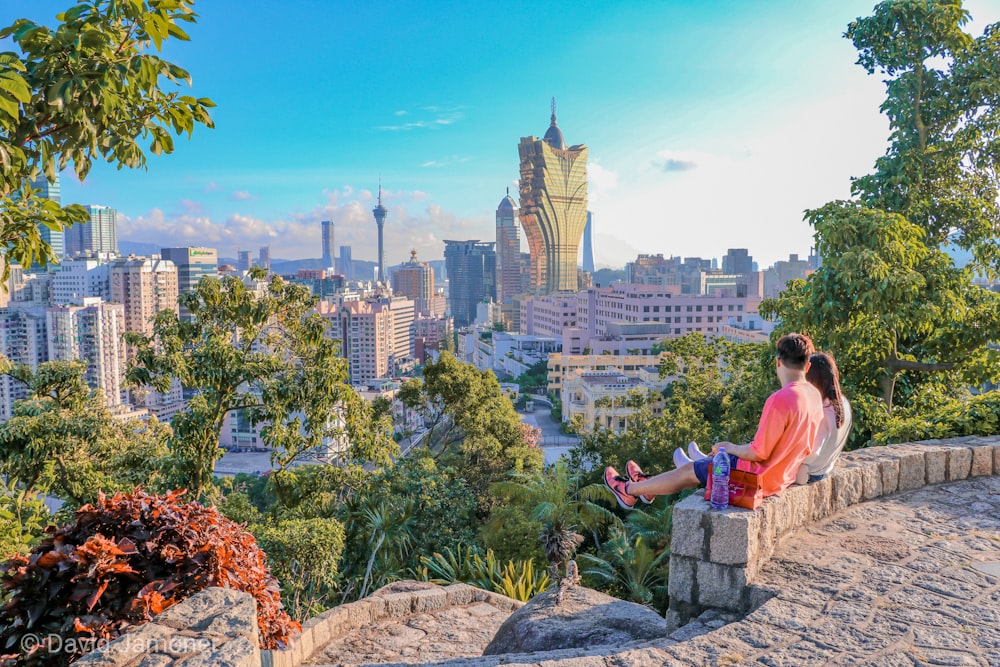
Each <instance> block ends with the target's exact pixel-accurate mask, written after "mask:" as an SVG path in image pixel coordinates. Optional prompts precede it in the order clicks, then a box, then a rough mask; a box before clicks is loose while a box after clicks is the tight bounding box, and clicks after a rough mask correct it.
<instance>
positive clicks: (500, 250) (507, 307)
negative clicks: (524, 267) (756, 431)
mask: <svg viewBox="0 0 1000 667" xmlns="http://www.w3.org/2000/svg"><path fill="white" fill-rule="evenodd" d="M496 220H497V303H498V304H500V312H501V314H502V316H503V318H504V320H505V322H506V323H507V325H508V328H509V329H511V330H514V331H516V330H517V326H516V323H517V320H518V319H519V317H518V315H519V308H518V306H517V304H516V303H515V301H514V297H516V296H517V295H519V294H521V293H522V292H523V290H522V287H521V235H520V233H519V231H518V228H517V204H516V203H514V199H513V198H512V197H511V196H510V188H508V189H507V196H506V197H504V198H503V199H501V200H500V204H499V205H498V206H497V215H496Z"/></svg>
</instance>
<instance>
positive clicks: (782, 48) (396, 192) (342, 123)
mask: <svg viewBox="0 0 1000 667" xmlns="http://www.w3.org/2000/svg"><path fill="white" fill-rule="evenodd" d="M69 4H71V3H66V2H64V1H56V0H38V1H36V2H31V3H23V2H22V3H5V4H4V6H3V7H2V8H0V22H2V23H4V24H7V23H9V22H10V21H12V20H13V19H15V18H17V17H20V16H28V17H30V18H32V19H35V20H38V21H41V22H44V23H46V24H49V25H52V24H53V23H54V18H53V17H54V14H55V13H56V12H57V11H61V10H63V9H66V8H67V7H68V5H69ZM686 4H687V3H680V2H662V3H636V4H634V5H629V6H627V7H621V6H610V7H607V6H602V5H600V4H599V3H580V4H577V5H573V6H564V5H563V4H561V3H559V4H557V3H531V4H528V3H506V4H504V5H503V6H502V7H499V8H495V7H492V6H491V7H490V8H488V9H487V8H485V7H475V6H473V7H470V8H469V11H468V12H463V13H462V14H461V15H457V13H455V12H450V11H448V9H447V6H446V5H443V4H440V3H421V4H420V6H419V7H417V6H410V5H407V4H403V3H399V4H395V5H391V6H389V7H379V8H373V7H363V6H356V7H336V8H332V7H330V8H328V7H325V6H317V3H304V2H288V3H284V4H283V5H282V21H281V23H282V24H283V25H315V26H329V28H330V31H331V39H329V40H314V41H317V42H319V41H322V44H311V43H303V40H301V39H299V38H298V37H296V34H295V33H296V31H294V30H278V31H276V30H273V29H272V25H273V22H272V21H268V20H265V19H267V18H268V17H269V16H271V14H268V15H264V14H263V13H261V12H252V11H240V9H239V6H237V5H236V4H235V3H233V2H231V1H228V0H216V1H214V2H212V3H208V2H202V3H199V5H198V6H197V10H198V11H199V13H200V15H201V16H200V19H199V22H198V23H197V24H196V25H194V26H191V28H190V34H191V37H192V42H191V43H187V44H177V45H173V46H171V47H170V48H169V49H168V51H167V53H166V54H165V57H167V58H168V59H172V60H175V61H176V62H177V63H178V64H180V65H182V66H184V67H186V68H188V69H189V70H190V71H191V73H192V75H193V78H194V82H195V87H194V93H195V94H197V95H205V96H208V97H211V98H213V99H214V100H215V101H216V102H217V103H218V105H219V107H218V108H217V109H216V110H215V112H214V118H215V120H216V123H217V126H218V127H217V129H216V130H212V131H209V130H202V131H198V132H196V133H195V136H194V138H193V139H192V140H191V141H187V140H181V141H178V142H177V151H176V153H175V155H173V156H170V157H169V158H166V159H162V160H161V159H159V158H155V157H154V158H152V159H151V160H150V168H149V170H148V171H147V172H142V171H139V172H135V173H129V172H118V171H116V170H114V169H112V168H110V167H108V166H107V165H96V166H95V169H94V170H93V172H92V175H91V177H90V178H89V179H88V181H87V183H86V185H85V186H81V185H80V184H79V183H77V182H76V181H75V179H74V178H73V177H72V176H71V175H69V174H64V178H63V183H62V191H63V199H64V201H66V202H77V203H82V204H98V205H103V206H109V207H111V208H114V209H117V210H118V211H119V220H120V228H119V230H120V237H119V241H125V242H129V241H151V242H155V243H158V244H160V245H167V246H182V245H193V246H210V247H218V248H219V250H220V253H221V254H223V255H229V254H231V252H232V250H231V249H235V248H237V247H240V248H257V247H261V246H268V245H269V246H270V247H271V255H272V257H275V258H281V259H296V258H306V257H318V256H319V253H318V252H317V249H318V247H319V246H320V238H319V236H320V225H319V222H320V221H321V220H325V219H328V220H332V221H333V222H334V223H335V224H336V225H337V242H338V243H339V244H343V245H350V246H351V247H352V248H353V254H354V256H356V257H358V258H359V259H366V260H374V259H376V249H375V245H376V235H375V234H374V226H373V225H372V222H371V209H372V207H373V206H374V205H375V204H376V193H375V190H376V186H377V183H378V177H379V174H381V175H382V182H383V184H384V185H385V186H386V187H385V189H384V190H383V198H384V200H385V205H386V207H387V208H388V210H389V213H388V217H389V220H390V224H389V226H387V227H386V241H385V247H386V256H385V264H386V265H387V266H392V265H395V264H397V263H399V262H402V261H404V260H405V259H406V257H407V256H408V253H409V250H410V249H411V248H416V249H417V250H418V252H419V253H420V255H421V257H423V258H426V259H428V260H430V259H435V258H440V257H442V256H443V249H444V244H443V240H444V239H446V238H481V239H490V238H493V237H492V233H491V232H492V229H493V228H494V213H495V211H494V209H495V205H496V202H497V200H498V199H500V198H501V197H502V196H503V194H504V192H505V189H506V188H507V187H514V188H515V189H516V187H517V163H518V160H517V142H518V138H519V137H522V136H529V135H534V136H539V137H540V136H541V135H542V134H543V133H544V132H545V129H546V126H547V122H546V121H547V117H548V104H549V99H550V98H551V97H552V96H553V95H554V96H555V97H556V98H557V100H558V101H559V120H560V126H561V127H563V128H564V131H565V132H567V133H568V135H567V136H572V137H574V138H576V137H579V140H580V141H583V142H585V143H586V144H587V146H588V148H589V149H590V151H591V164H590V165H589V167H590V168H589V190H590V193H591V205H590V210H592V211H593V212H594V215H595V219H596V220H598V221H599V223H598V224H597V225H596V228H595V238H594V254H595V260H596V265H597V267H598V268H600V267H603V266H614V267H621V266H622V265H624V263H625V262H626V261H629V260H630V259H633V258H634V257H635V256H636V254H637V253H638V252H640V251H641V252H662V253H664V254H665V255H677V256H706V257H721V256H722V255H723V254H724V253H725V251H726V249H727V248H729V247H745V248H749V249H750V251H751V253H752V254H753V255H754V256H755V258H758V260H759V262H760V263H761V265H762V266H765V265H768V264H771V263H773V262H774V261H776V260H778V259H783V258H786V257H787V256H788V255H789V254H790V253H796V254H799V255H801V256H804V255H806V254H807V253H808V250H809V247H810V245H811V236H812V235H811V231H812V230H811V229H810V228H809V227H808V225H807V224H806V223H805V222H803V221H802V220H801V218H802V211H803V210H804V209H806V208H810V207H816V206H820V205H822V204H823V203H825V202H827V201H829V200H831V199H837V198H845V197H847V196H848V195H849V187H850V177H852V176H860V175H862V174H864V173H867V172H868V171H870V169H871V168H872V164H873V162H874V160H875V158H876V157H878V156H879V155H880V154H881V153H882V151H883V147H884V145H885V139H886V136H887V133H888V131H887V123H886V121H885V118H884V117H883V116H881V115H880V114H879V112H878V105H879V104H880V103H881V101H882V99H883V87H882V83H881V81H880V77H878V76H867V75H866V74H865V73H864V72H863V71H862V69H861V68H860V67H858V66H857V65H855V64H854V61H855V59H856V54H855V52H854V49H853V47H852V46H851V45H850V43H849V42H848V41H847V40H845V39H844V38H843V37H842V36H841V35H842V33H843V31H844V29H845V28H846V25H847V23H848V22H849V21H850V20H852V19H854V18H856V17H858V16H863V15H867V14H868V13H870V11H871V7H872V5H873V4H874V3H873V2H870V1H869V2H861V1H857V2H855V1H854V0H845V2H841V3H826V2H806V3H792V2H769V3H759V2H758V3H734V2H717V3H711V5H710V6H701V5H698V6H685V5H686ZM967 6H968V9H969V11H970V12H971V14H972V16H973V23H971V24H970V25H969V26H967V30H968V31H969V32H970V33H972V34H979V33H980V32H981V30H982V28H983V27H984V25H985V24H986V23H988V22H989V21H992V20H996V19H997V18H998V17H1000V3H998V2H996V1H995V0H991V1H985V0H981V1H974V2H969V3H967ZM334 9H335V10H336V14H334ZM375 23H378V24H379V26H380V29H381V30H382V31H384V33H385V34H384V37H385V39H384V40H382V44H383V46H384V48H381V47H380V48H379V49H371V48H367V41H368V40H367V37H366V34H365V32H364V31H358V30H354V29H353V26H356V25H372V24H375ZM521 25H546V26H553V29H558V30H559V31H560V33H561V34H562V35H564V37H565V40H557V41H558V42H559V45H558V47H557V45H556V44H553V43H550V41H549V40H546V39H538V38H537V36H535V37H533V35H532V31H531V30H523V29H521V28H519V27H518V26H521ZM445 36H447V37H449V39H443V37H445ZM261 44H266V45H267V48H263V49H262V48H261ZM566 44H569V46H568V47H566ZM0 47H4V48H6V47H7V44H6V43H5V44H3V45H0ZM362 47H366V48H362ZM279 53H280V54H291V55H287V56H275V55H273V54H279ZM463 54H465V56H464V57H460V56H462V55H463ZM468 54H474V55H475V57H474V58H470V57H468ZM512 54H517V57H516V58H514V57H513V55H512ZM291 63H294V66H290V64H291ZM526 71H531V72H532V73H533V76H532V77H530V80H526V77H524V76H523V72H526ZM262 82H264V83H266V84H267V87H268V88H269V89H271V90H270V92H269V93H268V97H267V98H266V99H265V98H260V99H257V98H255V97H254V95H255V91H259V90H261V89H262V86H261V85H260V84H261V83H262ZM498 91H504V92H503V94H498ZM306 102H308V103H306ZM248 137H251V138H252V140H248ZM331 156H333V157H331Z"/></svg>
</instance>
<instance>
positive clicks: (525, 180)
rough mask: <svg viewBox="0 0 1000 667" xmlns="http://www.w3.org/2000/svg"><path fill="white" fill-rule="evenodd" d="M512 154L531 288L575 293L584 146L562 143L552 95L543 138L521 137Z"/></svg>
mask: <svg viewBox="0 0 1000 667" xmlns="http://www.w3.org/2000/svg"><path fill="white" fill-rule="evenodd" d="M518 154H519V155H520V157H521V191H520V195H521V216H520V217H521V225H522V226H523V227H524V234H525V236H526V237H527V239H528V248H529V250H530V253H531V271H530V280H531V282H530V284H531V289H532V291H534V292H536V293H541V294H550V293H552V292H561V291H575V290H576V288H577V275H576V257H577V253H578V252H579V248H580V237H581V236H582V235H583V228H584V227H585V226H586V224H587V147H586V146H584V145H583V144H579V145H576V146H571V147H569V148H567V147H566V141H565V140H564V139H563V134H562V131H561V130H560V129H559V127H558V126H557V125H556V103H555V99H553V100H552V124H551V125H550V126H549V129H548V130H547V131H546V132H545V136H544V137H543V138H542V139H538V138H536V137H522V138H521V143H520V145H518Z"/></svg>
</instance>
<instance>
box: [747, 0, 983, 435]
mask: <svg viewBox="0 0 1000 667" xmlns="http://www.w3.org/2000/svg"><path fill="white" fill-rule="evenodd" d="M968 19H969V16H968V13H967V12H966V11H965V10H964V9H963V7H962V3H961V2H960V0H891V1H887V2H882V3H880V4H879V5H877V6H876V7H875V9H874V11H873V14H872V15H871V16H869V17H866V18H859V19H858V20H856V21H854V22H852V23H851V24H850V26H849V27H848V30H847V33H846V35H845V36H846V37H848V38H849V39H851V40H852V42H853V43H854V45H855V46H856V47H857V49H858V52H859V57H858V63H859V64H860V65H861V66H862V67H864V68H865V70H866V71H868V72H869V73H871V74H875V73H879V74H881V75H883V76H884V77H885V82H886V100H885V102H884V103H883V105H882V107H881V109H882V111H884V112H885V114H886V115H887V116H888V118H889V124H890V130H891V134H890V140H889V148H888V149H887V151H886V154H885V155H884V156H883V157H881V158H879V159H878V160H877V161H876V164H875V169H874V171H873V172H872V173H871V174H868V175H866V176H863V177H861V178H858V179H856V180H855V181H854V184H853V192H854V194H855V195H856V197H857V200H856V201H849V202H831V203H829V204H826V205H825V206H822V207H820V208H817V209H815V210H812V211H808V212H807V214H806V216H807V218H808V220H809V221H810V223H811V224H812V225H813V226H814V227H815V229H816V245H817V249H818V251H819V254H820V255H821V256H822V257H823V258H824V263H823V266H822V267H821V268H820V270H819V271H818V272H816V273H815V274H814V275H812V276H810V278H809V279H808V281H806V282H805V283H804V284H793V285H791V286H790V287H789V289H788V290H786V292H785V294H784V295H783V296H782V298H781V299H780V300H778V301H777V302H770V303H767V302H766V303H765V304H762V312H766V311H769V312H771V313H773V314H776V315H777V316H779V317H780V318H781V319H782V321H783V323H784V329H785V330H787V329H798V330H804V331H808V332H809V333H810V334H811V335H812V336H813V338H814V340H815V341H816V342H817V344H818V345H819V346H820V347H824V348H827V349H829V350H830V351H832V352H833V353H834V354H835V355H836V357H837V359H838V363H839V365H840V368H841V371H842V375H843V377H844V379H845V384H847V385H848V387H849V388H850V389H851V390H853V391H856V392H857V395H856V396H852V398H856V399H857V400H856V403H855V404H856V405H857V406H858V407H860V410H859V411H858V413H859V415H860V416H861V417H862V419H861V420H860V422H861V428H860V429H859V431H860V432H861V433H864V434H866V435H867V434H869V433H870V432H871V431H872V430H873V428H877V427H878V425H880V424H885V423H887V422H886V420H888V419H891V418H895V412H896V410H897V409H900V408H902V409H903V410H904V411H906V410H907V409H908V408H911V407H916V405H917V399H918V398H919V399H920V402H921V403H922V407H923V408H925V409H926V408H928V407H931V406H933V405H934V404H937V403H940V402H942V401H948V400H955V399H959V400H965V399H967V398H968V395H969V392H968V389H967V387H977V386H981V385H984V384H986V383H988V382H996V380H997V378H998V377H1000V359H998V356H1000V355H998V352H997V351H996V350H995V349H991V348H990V347H989V343H990V342H991V341H993V340H995V338H996V332H997V331H998V329H1000V298H998V296H997V295H996V294H995V293H991V292H989V291H987V290H985V289H982V288H980V287H977V286H974V285H973V284H971V278H972V275H973V274H972V271H973V270H977V271H982V272H984V273H985V274H987V275H991V276H996V275H997V273H998V267H997V260H998V257H1000V252H998V245H997V239H998V238H1000V233H998V232H1000V209H998V203H997V201H998V200H997V198H998V195H1000V180H998V175H997V174H998V171H997V166H998V158H1000V143H998V142H997V138H998V131H1000V104H998V103H1000V86H998V84H997V78H996V75H995V72H996V71H997V68H998V67H1000V41H998V40H1000V31H998V26H997V25H992V26H989V27H988V28H987V29H986V31H985V32H984V34H983V35H982V36H980V37H978V38H973V37H972V36H971V35H969V34H967V33H966V32H965V31H964V30H963V29H962V28H963V26H964V25H965V24H966V22H967V21H968ZM949 240H951V241H954V242H955V243H957V244H958V245H959V246H961V247H964V248H967V249H970V250H971V251H972V253H973V255H974V257H975V258H976V261H975V262H974V263H973V265H971V268H969V269H966V270H961V269H958V268H956V267H955V266H954V265H953V263H952V261H951V260H950V258H949V257H948V256H947V255H946V254H945V253H943V252H942V251H941V246H942V244H944V243H945V242H947V241H949ZM873 397H878V399H879V400H880V403H876V402H875V401H874V400H872V399H873ZM927 401H930V403H929V404H928V403H927Z"/></svg>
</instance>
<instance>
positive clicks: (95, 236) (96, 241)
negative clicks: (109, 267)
mask: <svg viewBox="0 0 1000 667" xmlns="http://www.w3.org/2000/svg"><path fill="white" fill-rule="evenodd" d="M87 212H88V213H89V214H90V220H88V221H87V222H85V223H83V224H81V225H73V226H72V227H70V228H69V229H67V230H66V231H65V232H64V234H65V246H66V254H67V255H70V256H72V255H76V254H80V253H117V252H118V211H116V210H115V209H113V208H110V207H108V206H96V205H94V204H91V205H90V206H88V207H87Z"/></svg>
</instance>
